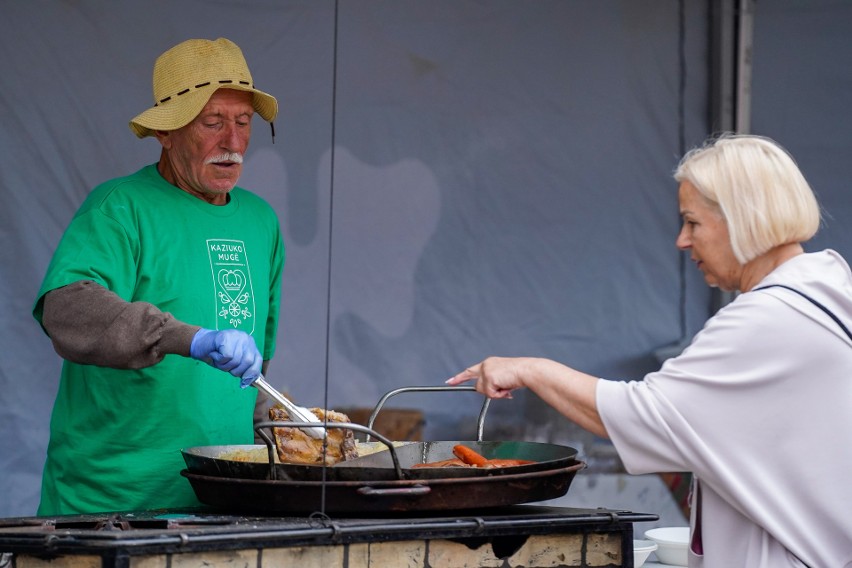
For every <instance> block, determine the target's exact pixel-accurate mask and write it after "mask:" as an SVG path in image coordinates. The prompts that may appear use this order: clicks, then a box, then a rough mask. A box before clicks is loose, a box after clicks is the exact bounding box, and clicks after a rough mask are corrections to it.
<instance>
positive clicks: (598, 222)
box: [0, 0, 852, 516]
mask: <svg viewBox="0 0 852 568" xmlns="http://www.w3.org/2000/svg"><path fill="white" fill-rule="evenodd" d="M711 1H712V0H711ZM709 19H710V2H707V1H703V0H702V1H697V0H682V1H678V0H643V1H637V0H624V1H619V0H605V1H600V0H589V1H568V0H564V1H555V0H540V1H538V2H523V1H518V0H492V1H473V0H437V1H429V2H423V1H410V0H402V1H400V0H392V1H391V0H358V1H355V0H341V1H340V2H339V4H337V3H335V2H334V1H333V0H301V1H294V0H286V1H285V0H252V1H236V0H233V1H226V0H218V1H215V2H214V1H209V0H194V1H192V0H182V1H180V2H175V1H164V0H148V1H145V2H110V1H106V0H104V1H87V0H84V1H74V2H71V1H46V0H37V1H28V2H17V1H10V0H7V1H5V2H3V16H2V19H0V51H2V57H0V85H2V92H0V132H2V135H0V191H2V197H3V207H2V208H0V238H2V247H0V255H2V256H0V259H2V261H1V262H0V266H2V269H0V289H2V293H3V296H4V301H3V302H2V303H0V314H2V324H3V325H2V327H0V344H2V345H3V352H2V355H0V431H2V434H3V436H2V438H0V516H19V515H29V514H32V513H34V511H35V508H36V506H37V504H38V492H39V480H40V475H41V468H42V463H43V460H44V454H45V448H46V445H47V440H48V423H49V419H50V411H51V406H52V402H53V397H54V395H55V393H56V388H57V383H58V376H59V370H60V366H61V361H60V359H59V357H58V356H57V355H56V354H55V353H54V352H53V350H52V347H51V345H50V342H49V340H48V338H47V337H46V336H45V335H44V334H43V333H42V331H41V329H40V328H39V327H38V325H37V324H36V322H35V321H34V320H33V319H32V316H31V314H30V310H31V305H32V302H33V300H34V299H35V294H36V292H37V290H38V287H39V284H40V282H41V279H42V277H43V275H44V272H45V269H46V267H47V264H48V262H49V260H50V257H51V254H52V253H53V250H54V248H55V246H56V244H57V242H58V240H59V238H60V236H61V235H62V232H63V230H64V229H65V227H66V226H67V224H68V222H69V220H70V218H71V216H72V215H73V213H74V211H75V210H76V208H77V207H78V206H79V204H80V203H81V202H82V201H83V199H84V198H85V196H86V195H87V193H88V192H89V191H90V189H91V188H92V187H93V186H95V185H96V184H98V183H100V182H101V181H104V180H106V179H108V178H112V177H116V176H119V175H124V174H127V173H129V172H132V171H135V170H137V169H138V168H140V167H141V166H143V165H146V164H149V163H152V162H155V161H156V160H157V157H158V155H159V146H158V144H157V143H156V141H154V140H152V139H147V140H142V141H140V140H137V139H136V138H135V137H134V136H133V135H132V134H131V132H130V130H129V129H128V127H127V123H128V121H129V119H130V118H131V117H132V116H134V115H135V114H137V113H138V112H140V111H142V110H144V109H145V108H147V107H149V106H150V105H151V104H152V95H151V70H152V65H153V62H154V59H155V58H156V57H157V55H159V54H160V53H161V52H162V51H164V50H165V49H168V48H169V47H171V46H172V45H174V44H176V43H178V42H180V41H182V40H184V39H187V38H191V37H203V38H211V39H212V38H216V37H222V36H224V37H228V38H230V39H232V40H234V41H236V42H237V43H238V44H239V45H240V46H241V47H242V48H243V51H244V53H245V55H246V57H247V59H248V61H249V65H250V66H251V69H252V73H253V75H254V79H255V83H256V85H257V86H258V87H259V88H261V89H263V90H265V91H267V92H271V93H273V94H274V95H276V97H278V100H279V103H280V106H281V113H280V115H279V118H278V120H277V121H276V124H275V126H276V138H275V143H274V144H273V143H272V140H271V136H270V132H269V128H268V127H267V126H266V125H265V124H264V123H263V122H262V121H261V120H260V119H257V120H256V121H255V124H254V136H253V140H252V146H251V148H250V149H249V152H248V154H247V161H246V166H245V174H244V176H243V178H242V180H241V183H240V185H241V186H243V187H246V188H248V189H250V190H253V191H255V192H256V193H258V194H260V195H262V196H263V197H264V198H265V199H267V200H268V201H269V202H270V203H271V204H272V206H273V207H274V208H275V209H276V210H277V212H278V214H279V216H280V218H281V221H282V225H283V230H284V235H285V239H286V243H287V264H286V267H285V270H284V284H283V286H284V291H283V300H282V307H281V326H280V332H279V341H278V346H277V354H276V357H275V359H274V360H273V362H272V365H271V370H270V373H269V379H270V381H271V382H272V383H273V384H275V385H276V386H277V387H279V388H280V389H282V390H285V391H287V392H289V393H290V394H291V395H293V396H294V397H295V398H296V399H297V400H299V401H300V402H302V403H304V404H309V405H321V404H324V403H327V404H328V405H329V406H330V407H331V408H335V407H343V406H347V407H349V406H362V407H372V406H373V405H374V404H375V403H376V401H377V400H378V398H379V397H380V396H381V395H382V394H383V393H385V392H386V391H388V390H391V389H394V388H397V387H401V386H411V385H439V384H442V382H443V380H444V379H445V378H447V377H449V376H450V375H452V374H454V373H455V372H457V371H460V370H461V369H463V368H464V367H465V366H467V365H470V364H472V363H475V362H477V361H479V360H480V359H482V358H483V357H486V356H488V355H494V354H499V355H535V356H547V357H551V358H555V359H558V360H561V361H565V362H568V363H570V364H572V365H573V366H576V367H578V368H580V369H582V370H585V371H587V372H590V373H594V374H598V375H600V376H605V377H608V378H617V379H625V380H635V379H641V378H642V376H643V375H644V374H645V373H647V372H649V371H652V370H654V369H656V368H657V367H658V365H659V360H658V357H657V355H656V353H657V351H658V350H659V349H661V348H665V347H667V346H670V345H673V344H677V343H678V342H680V341H681V340H683V339H684V338H688V337H691V335H692V334H694V333H695V331H697V330H698V329H699V328H700V327H701V325H702V324H703V322H704V321H705V320H706V318H707V317H708V316H709V315H710V313H711V294H710V291H709V289H708V288H707V287H706V286H705V285H704V283H703V280H702V278H701V277H700V274H698V273H697V271H696V270H695V269H694V267H692V266H691V265H690V263H689V261H688V259H687V260H686V261H684V257H683V255H682V254H681V253H679V252H678V251H677V250H676V249H675V247H674V238H675V236H676V234H677V231H678V229H679V218H678V211H677V203H676V184H675V183H674V182H673V181H672V179H671V172H672V170H673V168H674V166H675V165H676V163H677V160H678V158H679V156H680V155H681V153H682V152H683V151H684V150H685V149H688V148H689V147H691V146H694V145H696V144H698V143H700V142H701V141H702V140H703V138H704V137H705V136H706V135H707V134H709V133H710V132H711V131H712V130H714V126H713V125H711V124H710V122H709V120H708V105H709V100H708V99H709V95H708V90H709V85H708V83H709V79H708V78H709V71H708V68H709V65H708V62H709V60H710V54H709V51H708V50H709V48H708V36H709V32H708V30H709ZM850 24H852V4H850V3H849V2H838V1H829V0H820V1H811V0H808V1H805V0H799V1H795V0H772V1H767V2H761V3H760V4H759V6H757V11H756V17H755V28H754V50H753V53H752V63H753V65H754V67H753V84H752V85H751V95H752V108H751V113H752V114H751V116H752V119H751V130H752V131H753V132H756V133H760V134H766V135H769V136H772V137H774V138H776V139H778V140H779V141H780V142H781V143H782V144H784V145H785V146H786V147H788V148H789V149H790V150H791V152H792V153H793V154H794V156H796V157H797V158H798V160H799V162H800V164H801V166H802V168H803V170H804V171H805V174H806V176H807V177H808V178H809V179H810V181H811V182H812V184H813V186H814V188H815V189H816V191H817V193H818V195H819V197H820V199H821V201H822V204H823V206H824V208H825V211H826V222H825V226H824V228H823V229H822V231H821V233H820V234H819V235H818V236H817V237H816V238H815V239H814V241H813V242H812V243H811V244H810V245H809V247H810V248H811V249H819V248H824V247H828V246H830V247H832V248H835V249H837V250H839V251H840V252H841V253H845V254H846V255H847V256H849V255H850V254H852V236H850V234H849V231H848V230H846V229H845V227H846V225H847V223H848V221H849V219H850V218H852V199H850V198H849V193H848V187H847V185H848V184H847V180H849V179H850V173H852V172H850V168H852V166H850V162H852V160H850V159H849V157H850V150H852V135H850V133H852V128H850V120H852V119H850V113H849V110H848V105H846V104H845V103H846V102H847V101H848V100H849V93H850V92H852V89H850V87H852V77H850V69H852V61H850V59H852V47H850V42H849V35H848V34H849V30H850V29H852V26H851V25H850ZM163 238H164V239H168V238H169V229H168V227H163ZM223 380H227V378H226V377H224V376H223ZM480 401H481V398H480V397H479V396H478V395H475V394H471V393H465V394H459V393H453V394H450V395H447V394H441V395H435V394H431V393H429V394H417V395H407V396H406V397H404V399H400V400H398V402H395V403H394V404H393V405H395V406H405V407H409V408H417V409H420V410H422V411H423V413H424V416H425V419H426V431H425V436H426V437H427V438H428V439H456V438H459V437H469V436H471V435H472V434H473V425H474V423H475V419H476V414H477V411H478V409H479V404H480ZM792 404H793V401H791V406H792ZM151 411H152V413H154V412H156V409H151ZM161 418H162V420H168V419H169V417H168V416H163V417H161ZM486 436H487V437H489V438H491V439H496V438H499V437H516V438H522V439H527V440H542V441H553V442H556V443H566V444H574V445H575V446H576V447H579V448H580V449H581V450H582V449H583V448H584V447H585V448H587V447H588V444H591V443H596V442H594V441H593V440H590V439H589V437H587V436H584V435H583V434H582V433H580V432H578V431H577V430H576V428H572V427H571V426H570V425H569V424H568V423H567V422H566V421H565V420H562V419H560V418H559V417H558V416H556V415H555V414H554V413H553V412H552V411H551V410H550V409H548V408H547V407H545V406H544V405H542V404H541V402H540V401H539V400H538V399H537V398H536V397H535V396H533V395H530V394H529V393H519V394H518V396H516V397H515V398H514V399H513V400H511V401H499V402H497V403H495V404H494V405H492V409H491V410H490V411H489V416H488V420H487V423H486ZM847 442H848V440H847ZM590 473H593V472H590ZM182 482H184V481H183V480H182V478H180V477H179V476H177V472H176V483H182Z"/></svg>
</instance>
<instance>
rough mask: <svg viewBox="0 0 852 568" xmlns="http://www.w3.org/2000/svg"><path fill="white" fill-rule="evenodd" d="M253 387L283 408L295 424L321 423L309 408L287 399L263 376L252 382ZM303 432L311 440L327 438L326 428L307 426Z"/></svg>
mask: <svg viewBox="0 0 852 568" xmlns="http://www.w3.org/2000/svg"><path fill="white" fill-rule="evenodd" d="M252 385H254V386H255V387H256V388H257V390H260V391H263V392H265V393H266V394H268V395H269V396H270V397H272V399H273V400H274V401H275V402H277V403H278V404H280V405H281V406H283V407H284V409H285V410H286V411H287V413H288V414H289V415H290V418H292V419H293V420H294V422H314V423H317V424H320V423H321V422H320V419H319V418H317V417H316V416H315V415H314V413H313V412H311V411H310V410H308V409H307V408H302V407H301V406H296V405H295V404H293V403H292V402H291V401H290V400H289V399H288V398H287V397H285V396H284V395H282V394H281V393H280V392H278V391H277V390H275V389H274V388H272V386H271V385H270V384H269V383H267V382H266V379H264V378H263V375H258V376H257V378H256V379H255V380H254V382H252ZM303 430H304V431H305V433H306V434H307V435H308V436H310V437H311V438H316V439H317V440H322V439H323V438H325V428H315V427H311V426H307V427H305V428H303Z"/></svg>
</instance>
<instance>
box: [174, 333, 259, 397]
mask: <svg viewBox="0 0 852 568" xmlns="http://www.w3.org/2000/svg"><path fill="white" fill-rule="evenodd" d="M189 356H190V357H192V358H193V359H198V360H199V361H204V362H205V363H207V364H208V365H210V366H212V367H215V368H217V369H219V370H222V371H227V372H229V373H231V374H232V375H234V376H235V377H238V378H239V379H241V380H240V386H241V387H242V388H246V387H247V386H249V385H250V384H252V383H253V382H254V381H255V379H257V377H258V375H260V370H261V367H262V366H263V355H261V354H260V351H258V349H257V345H255V343H254V338H253V337H252V336H251V335H249V334H247V333H246V332H244V331H238V330H236V329H225V330H222V331H218V330H215V329H204V328H203V327H202V328H201V329H199V330H198V332H197V333H196V334H195V337H193V338H192V344H191V345H190V346H189Z"/></svg>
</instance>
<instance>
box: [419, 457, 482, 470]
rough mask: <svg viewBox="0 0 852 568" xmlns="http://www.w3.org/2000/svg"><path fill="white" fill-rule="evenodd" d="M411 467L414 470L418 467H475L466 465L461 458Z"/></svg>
mask: <svg viewBox="0 0 852 568" xmlns="http://www.w3.org/2000/svg"><path fill="white" fill-rule="evenodd" d="M411 467H412V469H413V468H418V467H473V466H472V465H470V464H466V463H464V462H463V461H461V460H460V459H459V458H452V459H448V460H441V461H436V462H426V463H416V464H414V465H413V466H411Z"/></svg>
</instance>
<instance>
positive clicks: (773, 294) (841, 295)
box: [447, 135, 852, 568]
mask: <svg viewBox="0 0 852 568" xmlns="http://www.w3.org/2000/svg"><path fill="white" fill-rule="evenodd" d="M674 177H675V179H676V180H677V181H678V182H679V184H680V186H679V189H678V199H679V203H680V213H681V216H682V218H683V227H682V228H681V231H680V233H679V234H678V237H677V240H676V245H677V247H678V248H679V249H681V250H683V251H685V252H688V253H689V255H690V257H691V259H692V260H693V261H694V262H695V264H696V266H697V267H698V269H699V270H700V271H701V272H703V274H704V279H705V281H706V282H707V284H709V285H710V286H714V287H719V288H721V289H723V290H727V291H736V292H740V294H739V295H738V296H737V297H736V299H735V300H734V301H733V302H731V303H730V304H728V305H727V306H725V307H724V308H722V309H721V310H719V312H718V313H717V314H716V315H715V316H713V317H712V318H711V319H710V320H708V321H707V323H706V324H705V326H704V328H703V329H702V330H701V331H700V332H699V333H698V334H697V335H696V336H695V338H694V339H693V341H692V343H691V344H690V346H689V347H688V348H687V349H686V350H684V351H683V353H682V354H681V355H680V356H678V357H675V358H672V359H669V360H668V361H666V363H665V364H664V365H663V366H662V368H661V369H660V370H659V371H657V372H654V373H650V374H648V375H647V376H646V377H645V378H644V379H643V380H642V381H633V382H623V381H612V380H605V379H601V378H597V377H594V376H591V375H588V374H585V373H582V372H580V371H577V370H574V369H572V368H570V367H567V366H565V365H562V364H560V363H557V362H555V361H551V360H546V359H536V358H510V359H506V358H494V357H492V358H489V359H486V360H484V361H482V362H481V363H478V364H476V365H474V366H472V367H470V368H468V369H466V370H465V371H463V372H461V373H459V374H458V375H456V376H455V377H453V378H451V379H449V380H448V381H447V382H448V383H449V384H460V383H464V382H466V381H474V382H475V384H476V388H477V390H478V391H480V392H482V393H483V394H485V395H487V396H489V397H493V398H507V397H510V396H511V393H512V391H513V390H515V389H518V388H522V387H527V388H529V389H531V390H532V391H534V392H535V393H536V394H537V395H538V396H539V397H541V398H542V399H543V400H544V401H546V402H547V403H548V404H550V405H552V406H553V407H554V408H556V409H557V410H559V411H560V412H561V413H562V414H564V415H565V416H566V417H567V418H569V419H571V420H573V421H575V422H576V423H578V424H579V425H580V426H582V427H584V428H586V429H588V430H589V431H591V432H593V433H595V434H598V435H601V436H605V437H608V438H610V439H611V440H612V442H613V444H614V446H615V448H616V450H617V451H618V454H619V456H620V457H621V459H622V461H623V462H624V465H625V467H626V468H627V470H628V471H629V472H630V473H635V474H641V473H652V472H671V471H691V472H693V474H694V476H693V479H694V484H695V485H694V486H693V492H692V502H691V504H692V508H691V513H692V514H691V517H692V518H691V519H690V527H691V544H690V552H689V566H692V567H697V566H702V567H707V568H714V567H718V568H730V567H732V566H747V567H749V568H759V567H766V568H770V567H771V568H779V567H784V566H795V567H802V566H810V567H818V566H819V567H823V566H824V567H828V566H838V567H839V566H850V565H852V520H850V517H849V507H850V504H852V482H850V481H849V479H850V474H852V337H850V336H849V335H848V327H847V326H852V273H850V270H849V266H848V265H847V263H846V262H845V261H844V259H843V258H842V257H841V256H840V255H839V254H837V253H836V252H834V251H832V250H824V251H821V252H816V253H805V252H804V250H803V248H802V245H801V243H802V242H805V241H807V240H808V239H810V238H811V237H812V236H813V235H814V234H815V233H816V231H817V228H818V226H819V222H820V213H819V207H818V204H817V201H816V198H815V197H814V194H813V192H812V190H811V188H810V186H809V185H808V183H807V182H806V181H805V179H804V177H803V175H802V173H801V172H800V171H799V168H798V167H797V166H796V164H795V162H794V160H793V159H792V158H791V157H790V155H789V154H788V153H787V152H786V151H785V150H784V149H782V148H781V147H780V146H779V145H778V144H776V143H775V142H773V141H772V140H769V139H767V138H764V137H759V136H745V135H742V136H735V135H725V136H721V137H719V138H717V139H714V140H710V141H708V142H707V143H706V144H705V145H703V146H702V147H700V148H697V149H694V150H692V151H690V152H689V153H687V154H686V155H685V156H684V157H683V159H682V160H681V163H680V164H679V166H678V168H677V170H676V172H675V175H674Z"/></svg>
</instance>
